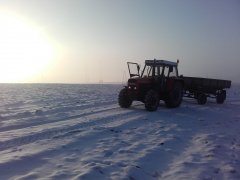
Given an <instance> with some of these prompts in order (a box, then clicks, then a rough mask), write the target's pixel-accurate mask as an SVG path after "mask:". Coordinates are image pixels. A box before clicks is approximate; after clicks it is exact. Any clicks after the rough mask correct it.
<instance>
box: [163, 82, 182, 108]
mask: <svg viewBox="0 0 240 180" xmlns="http://www.w3.org/2000/svg"><path fill="white" fill-rule="evenodd" d="M182 97H183V85H182V83H180V82H175V83H174V87H173V89H172V90H171V91H170V93H169V95H168V97H167V99H166V100H165V104H166V106H167V107H169V108H175V107H179V106H180V104H181V103H182Z"/></svg>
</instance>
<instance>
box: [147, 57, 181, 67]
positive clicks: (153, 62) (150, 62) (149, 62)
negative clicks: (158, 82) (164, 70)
mask: <svg viewBox="0 0 240 180" xmlns="http://www.w3.org/2000/svg"><path fill="white" fill-rule="evenodd" d="M145 64H146V65H148V66H152V65H160V66H161V65H165V66H166V65H167V66H177V65H178V63H177V62H172V61H167V60H156V59H154V60H145Z"/></svg>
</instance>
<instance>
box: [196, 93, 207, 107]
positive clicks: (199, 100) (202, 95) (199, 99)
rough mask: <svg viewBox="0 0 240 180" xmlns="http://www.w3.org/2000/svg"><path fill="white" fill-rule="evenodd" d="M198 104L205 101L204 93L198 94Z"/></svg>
mask: <svg viewBox="0 0 240 180" xmlns="http://www.w3.org/2000/svg"><path fill="white" fill-rule="evenodd" d="M197 102H198V104H200V105H203V104H206V103H207V96H206V95H205V94H203V93H202V94H199V95H198V99H197Z"/></svg>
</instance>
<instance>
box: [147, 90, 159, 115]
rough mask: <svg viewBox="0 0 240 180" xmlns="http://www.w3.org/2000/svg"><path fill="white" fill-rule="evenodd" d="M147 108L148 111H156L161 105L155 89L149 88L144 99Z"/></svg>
mask: <svg viewBox="0 0 240 180" xmlns="http://www.w3.org/2000/svg"><path fill="white" fill-rule="evenodd" d="M144 102H145V108H146V110H148V111H156V110H157V108H158V105H159V96H158V93H157V92H156V91H154V90H149V91H148V92H147V94H146V96H145V99H144Z"/></svg>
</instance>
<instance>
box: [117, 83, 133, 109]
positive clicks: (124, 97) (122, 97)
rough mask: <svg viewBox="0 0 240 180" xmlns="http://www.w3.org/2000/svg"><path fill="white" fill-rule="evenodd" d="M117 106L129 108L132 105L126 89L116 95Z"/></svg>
mask: <svg viewBox="0 0 240 180" xmlns="http://www.w3.org/2000/svg"><path fill="white" fill-rule="evenodd" d="M118 104H119V106H120V107H122V108H129V107H130V106H131V105H132V100H131V99H130V97H129V96H128V93H127V89H126V88H124V89H122V90H121V91H120V93H119V95H118Z"/></svg>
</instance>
